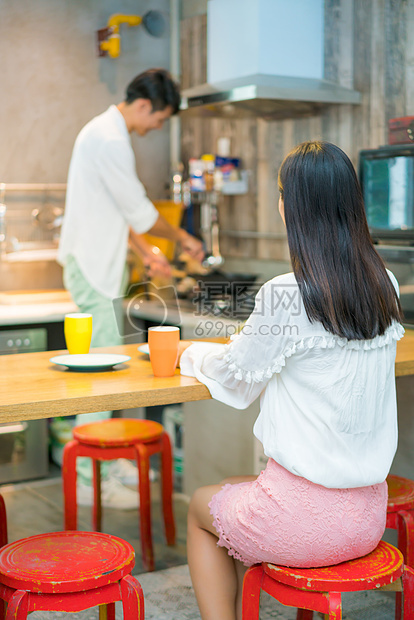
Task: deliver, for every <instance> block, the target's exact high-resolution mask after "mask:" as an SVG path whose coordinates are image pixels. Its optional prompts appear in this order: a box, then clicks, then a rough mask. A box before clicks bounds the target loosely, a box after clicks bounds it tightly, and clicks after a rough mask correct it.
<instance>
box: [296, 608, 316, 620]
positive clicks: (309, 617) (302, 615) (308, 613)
mask: <svg viewBox="0 0 414 620" xmlns="http://www.w3.org/2000/svg"><path fill="white" fill-rule="evenodd" d="M296 620H313V611H312V610H311V609H298V611H297V613H296Z"/></svg>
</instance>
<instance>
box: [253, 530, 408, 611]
mask: <svg viewBox="0 0 414 620" xmlns="http://www.w3.org/2000/svg"><path fill="white" fill-rule="evenodd" d="M400 577H402V580H403V584H404V616H403V617H404V618H405V619H406V620H409V619H411V618H413V617H414V615H411V614H414V571H412V570H411V568H409V567H408V566H404V559H403V556H402V554H401V552H400V551H399V550H398V549H396V548H395V547H393V546H392V545H390V544H388V543H386V542H383V541H381V542H380V543H379V545H378V547H377V548H376V549H375V550H374V551H373V552H372V553H370V554H368V555H366V556H364V557H362V558H358V559H356V560H351V561H349V562H342V563H341V564H337V565H335V566H327V567H323V568H288V567H285V566H276V565H275V564H268V563H263V564H259V565H255V566H252V567H251V568H249V569H248V571H247V572H246V574H245V578H244V582H243V620H258V618H259V598H260V590H264V591H265V592H267V593H268V594H270V595H271V596H273V597H274V598H276V599H277V600H278V601H279V602H281V603H282V604H284V605H288V606H290V607H298V608H299V609H298V615H297V620H310V619H311V618H312V615H313V612H312V611H311V610H315V611H319V612H322V613H325V614H329V616H328V617H329V619H330V620H340V619H341V618H342V611H341V592H356V591H359V590H376V589H377V588H380V587H382V586H387V585H389V584H392V583H393V582H395V581H396V580H397V579H399V578H400ZM400 615H401V609H400V608H398V609H397V612H396V618H399V617H400Z"/></svg>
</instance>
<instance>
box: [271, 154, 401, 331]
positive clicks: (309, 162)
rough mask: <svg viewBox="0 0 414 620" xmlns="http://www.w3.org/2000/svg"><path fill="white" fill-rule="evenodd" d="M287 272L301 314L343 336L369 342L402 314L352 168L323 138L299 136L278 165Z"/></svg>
mask: <svg viewBox="0 0 414 620" xmlns="http://www.w3.org/2000/svg"><path fill="white" fill-rule="evenodd" d="M279 190H280V192H281V197H282V200H283V203H284V213H285V221H286V230H287V237H288V244H289V251H290V258H291V262H292V267H293V272H294V274H295V277H296V280H297V282H298V284H299V287H300V291H301V295H302V298H303V303H304V306H305V310H306V313H307V315H308V318H309V320H310V321H311V322H314V321H319V322H321V323H322V325H323V326H324V327H325V329H326V330H328V331H329V332H331V333H332V334H335V335H338V336H341V337H344V338H346V339H347V340H369V339H371V338H374V337H375V336H378V335H381V334H383V333H384V331H385V330H386V328H387V327H388V326H389V325H391V323H392V321H393V320H396V321H401V320H402V310H401V305H400V302H399V299H398V296H397V293H396V291H395V289H394V286H393V284H392V282H391V280H390V278H389V276H388V274H387V272H386V270H385V266H384V263H383V261H382V259H381V257H380V256H379V254H378V253H377V252H376V250H375V248H374V246H373V243H372V241H371V237H370V234H369V230H368V224H367V220H366V216H365V209H364V201H363V197H362V192H361V188H360V185H359V183H358V179H357V176H356V174H355V170H354V167H353V165H352V163H351V161H350V160H349V158H348V157H347V155H345V153H344V152H343V151H342V150H341V149H340V148H338V147H337V146H335V145H334V144H330V143H329V142H303V143H302V144H299V146H297V147H296V148H295V149H293V151H291V152H290V153H289V154H288V155H287V156H286V157H285V159H284V161H283V163H282V165H281V167H280V170H279Z"/></svg>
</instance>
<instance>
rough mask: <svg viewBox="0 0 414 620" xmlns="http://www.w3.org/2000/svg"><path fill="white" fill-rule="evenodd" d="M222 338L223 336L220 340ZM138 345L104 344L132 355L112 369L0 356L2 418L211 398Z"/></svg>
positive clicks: (413, 370)
mask: <svg viewBox="0 0 414 620" xmlns="http://www.w3.org/2000/svg"><path fill="white" fill-rule="evenodd" d="M215 340H217V339H215ZM137 346H138V345H136V344H130V345H124V346H119V347H108V348H102V349H99V352H100V353H118V354H123V355H129V356H130V357H131V360H130V361H129V362H127V363H126V364H122V365H120V366H118V367H117V368H116V369H115V370H111V371H107V372H71V371H68V370H67V369H66V368H64V367H62V366H56V365H55V364H53V363H51V362H49V359H50V358H51V357H53V356H54V355H55V354H56V353H57V354H59V353H62V354H63V353H66V352H65V351H60V352H52V351H44V352H42V353H23V354H20V355H3V356H0V422H12V421H18V420H33V419H39V418H52V417H58V416H65V415H75V414H78V413H89V412H91V411H106V410H112V409H129V408H132V407H141V406H149V405H166V404H171V403H180V402H189V401H196V400H206V399H209V398H211V396H210V393H209V391H208V390H207V388H206V387H205V386H204V385H203V384H201V383H199V382H198V381H197V380H196V379H194V378H192V377H184V376H181V375H180V373H179V370H177V371H176V374H175V375H174V377H168V378H165V379H160V378H156V377H154V376H153V374H152V370H151V365H150V362H149V358H148V356H147V355H145V354H142V353H140V352H139V351H138V350H137ZM395 374H396V376H397V377H400V376H404V375H412V374H414V330H406V334H405V336H404V338H403V339H402V340H400V341H399V342H398V344H397V359H396V365H395Z"/></svg>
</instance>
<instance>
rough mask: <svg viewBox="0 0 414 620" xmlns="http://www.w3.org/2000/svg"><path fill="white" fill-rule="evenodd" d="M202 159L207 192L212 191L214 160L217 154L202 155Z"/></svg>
mask: <svg viewBox="0 0 414 620" xmlns="http://www.w3.org/2000/svg"><path fill="white" fill-rule="evenodd" d="M201 160H202V161H203V162H204V185H205V190H206V192H212V191H213V189H214V167H215V166H214V162H215V156H214V155H210V154H209V153H207V154H205V155H202V156H201Z"/></svg>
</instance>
